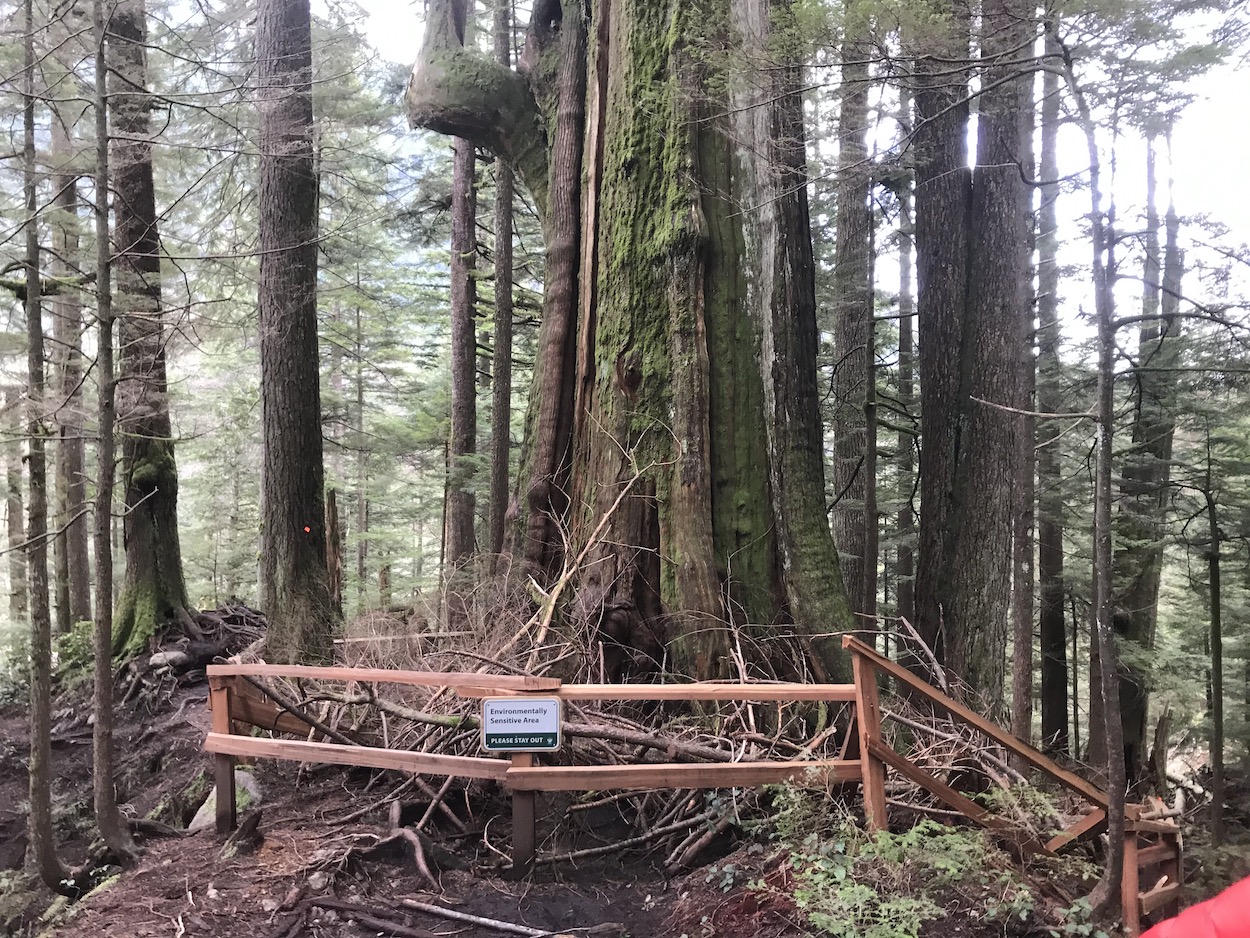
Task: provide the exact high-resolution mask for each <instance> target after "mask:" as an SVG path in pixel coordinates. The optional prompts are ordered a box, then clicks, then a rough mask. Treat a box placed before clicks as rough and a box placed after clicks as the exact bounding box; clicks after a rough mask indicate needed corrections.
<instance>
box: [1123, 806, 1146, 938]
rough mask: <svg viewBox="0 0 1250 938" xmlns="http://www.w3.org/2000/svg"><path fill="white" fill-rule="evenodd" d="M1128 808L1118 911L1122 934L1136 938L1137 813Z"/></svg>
mask: <svg viewBox="0 0 1250 938" xmlns="http://www.w3.org/2000/svg"><path fill="white" fill-rule="evenodd" d="M1132 807H1133V806H1130V808H1129V810H1128V811H1127V812H1126V813H1127V814H1128V815H1129V821H1130V823H1128V824H1126V825H1125V827H1127V828H1128V829H1127V830H1126V831H1125V832H1124V870H1123V875H1122V876H1121V878H1120V910H1121V913H1122V915H1123V921H1124V934H1126V935H1128V936H1129V938H1137V936H1138V935H1140V934H1141V883H1140V881H1139V880H1140V871H1139V869H1138V865H1137V831H1136V830H1135V829H1134V827H1133V824H1132V823H1131V822H1132V821H1135V820H1136V819H1137V818H1136V817H1135V815H1136V814H1137V813H1138V812H1137V811H1134V810H1132Z"/></svg>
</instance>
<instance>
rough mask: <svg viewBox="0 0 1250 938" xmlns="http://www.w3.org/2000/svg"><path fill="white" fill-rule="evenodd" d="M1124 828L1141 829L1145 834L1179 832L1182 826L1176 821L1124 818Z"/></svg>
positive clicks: (1127, 829)
mask: <svg viewBox="0 0 1250 938" xmlns="http://www.w3.org/2000/svg"><path fill="white" fill-rule="evenodd" d="M1124 829H1125V830H1126V831H1139V832H1140V833H1143V834H1178V833H1180V827H1178V826H1177V825H1176V822H1175V821H1155V820H1150V821H1142V820H1134V819H1133V818H1131V817H1130V818H1125V819H1124Z"/></svg>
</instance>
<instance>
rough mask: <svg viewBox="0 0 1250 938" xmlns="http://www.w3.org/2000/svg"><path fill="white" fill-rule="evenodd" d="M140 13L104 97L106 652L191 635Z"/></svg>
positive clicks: (124, 32) (119, 49)
mask: <svg viewBox="0 0 1250 938" xmlns="http://www.w3.org/2000/svg"><path fill="white" fill-rule="evenodd" d="M146 16H147V14H146V11H145V9H144V4H143V0H124V2H122V3H120V4H119V5H118V6H117V8H116V10H115V11H114V13H113V16H112V19H111V21H110V24H109V56H110V68H111V70H112V74H114V75H116V76H117V77H118V78H119V80H120V81H119V84H120V86H121V87H123V88H125V89H127V90H125V91H121V90H119V91H115V92H114V93H113V94H112V95H111V96H110V98H109V111H110V117H111V119H112V122H113V138H112V141H111V146H112V152H111V154H110V162H111V169H112V179H113V186H114V187H115V189H116V192H117V200H116V204H115V210H116V212H115V214H116V223H115V228H114V232H113V242H114V253H115V254H116V281H117V303H118V305H119V306H120V309H118V310H117V320H118V345H119V348H120V352H121V354H120V359H121V361H120V367H119V375H118V384H117V420H118V427H119V429H120V430H121V433H122V479H123V483H122V484H123V490H124V504H125V522H124V525H125V526H124V537H123V543H124V545H125V550H126V575H125V580H124V581H123V584H122V590H121V597H120V599H119V601H118V604H117V612H116V615H115V621H114V624H113V650H114V653H115V654H116V655H117V656H120V657H131V656H134V655H136V654H140V653H142V652H143V651H144V650H145V648H146V647H147V645H148V643H149V641H150V640H151V639H152V638H153V636H154V635H155V634H156V633H157V630H158V629H160V628H162V627H164V626H165V625H166V624H168V623H170V622H178V623H179V624H180V625H181V626H183V627H184V628H186V629H188V630H189V631H190V632H191V633H192V634H195V625H194V622H193V621H192V620H191V616H190V613H189V611H188V603H187V590H186V585H185V583H184V581H183V574H182V548H181V545H180V543H179V538H178V469H177V465H176V464H175V461H174V446H173V439H172V429H171V426H170V419H169V394H168V390H167V387H166V378H165V335H164V326H163V322H162V309H161V279H160V278H161V261H160V237H159V233H158V229H157V212H156V194H155V188H154V185H153V176H152V143H151V140H150V137H149V133H150V131H149V119H148V114H149V110H150V104H151V102H150V100H149V98H148V95H147V91H146V89H147V64H146V56H147V53H146V51H145V47H146V43H147V22H146Z"/></svg>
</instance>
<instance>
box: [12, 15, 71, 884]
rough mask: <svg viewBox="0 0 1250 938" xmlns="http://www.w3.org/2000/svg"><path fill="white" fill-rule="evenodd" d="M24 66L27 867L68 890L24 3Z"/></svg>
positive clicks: (31, 19) (31, 56)
mask: <svg viewBox="0 0 1250 938" xmlns="http://www.w3.org/2000/svg"><path fill="white" fill-rule="evenodd" d="M24 6H25V22H24V29H25V43H24V46H25V63H24V69H23V76H22V117H23V125H24V130H25V133H24V139H23V150H22V156H23V160H22V162H23V177H24V178H23V182H24V184H25V185H24V188H25V193H24V195H25V201H26V218H25V222H24V225H23V227H24V229H25V233H26V258H25V265H26V342H27V344H26V374H27V387H26V432H27V436H28V437H29V446H30V455H29V458H28V460H27V465H28V466H29V475H30V498H29V501H28V511H27V521H26V538H27V540H26V542H25V543H26V546H25V551H26V569H27V577H28V584H29V587H30V758H29V762H28V772H29V777H30V788H29V796H30V806H29V811H30V816H29V819H28V822H27V824H28V832H29V838H30V840H29V844H30V854H31V862H32V865H33V866H34V868H35V871H36V872H37V873H38V874H39V878H40V879H41V880H43V883H44V885H45V886H47V887H48V888H49V889H53V890H56V891H58V892H64V891H65V889H66V885H65V878H66V875H67V874H66V871H65V868H64V867H63V866H62V865H61V861H60V859H59V858H58V857H57V853H56V838H55V832H54V830H53V818H52V738H51V737H52V611H51V609H49V607H48V542H47V533H48V490H47V467H46V462H45V456H44V445H45V440H46V435H47V430H46V427H45V425H44V421H45V419H46V417H47V415H46V413H45V411H44V352H43V308H42V303H41V299H42V297H41V296H40V294H41V293H42V290H43V281H42V279H41V278H40V275H39V262H40V249H39V219H38V210H39V199H38V182H39V176H38V165H37V164H36V161H35V16H34V3H33V0H26V3H25V5H24Z"/></svg>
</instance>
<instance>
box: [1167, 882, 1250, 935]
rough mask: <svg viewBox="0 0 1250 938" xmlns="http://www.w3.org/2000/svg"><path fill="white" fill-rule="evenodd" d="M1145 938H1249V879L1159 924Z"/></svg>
mask: <svg viewBox="0 0 1250 938" xmlns="http://www.w3.org/2000/svg"><path fill="white" fill-rule="evenodd" d="M1142 938H1250V878H1247V879H1243V880H1242V881H1241V882H1239V883H1236V884H1234V885H1232V886H1229V887H1228V888H1227V889H1225V890H1224V891H1223V892H1222V893H1220V894H1219V895H1218V896H1216V897H1215V898H1214V899H1208V900H1207V901H1206V902H1202V903H1199V904H1198V905H1195V906H1192V907H1190V908H1188V909H1186V910H1185V911H1184V912H1182V913H1181V914H1180V915H1178V916H1177V917H1176V918H1170V919H1168V920H1167V921H1166V922H1163V923H1161V924H1159V925H1156V926H1155V927H1154V928H1152V929H1150V931H1148V932H1146V934H1144V935H1143V936H1142Z"/></svg>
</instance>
